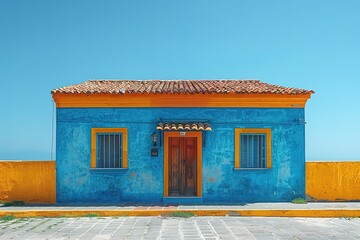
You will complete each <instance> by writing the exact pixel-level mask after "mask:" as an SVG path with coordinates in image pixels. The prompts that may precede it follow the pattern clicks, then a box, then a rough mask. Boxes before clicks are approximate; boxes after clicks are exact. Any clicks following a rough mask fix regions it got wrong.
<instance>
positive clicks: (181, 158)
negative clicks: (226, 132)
mask: <svg viewBox="0 0 360 240" xmlns="http://www.w3.org/2000/svg"><path fill="white" fill-rule="evenodd" d="M201 136H202V134H201V132H181V135H180V132H165V133H164V140H165V143H164V196H165V197H200V196H201V195H202V193H201V178H202V176H201V151H202V146H201V142H202V138H201Z"/></svg>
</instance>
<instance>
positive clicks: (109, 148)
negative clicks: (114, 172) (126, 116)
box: [96, 133, 123, 168]
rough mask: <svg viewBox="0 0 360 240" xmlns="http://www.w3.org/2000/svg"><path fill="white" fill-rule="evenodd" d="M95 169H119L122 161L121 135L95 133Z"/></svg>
mask: <svg viewBox="0 0 360 240" xmlns="http://www.w3.org/2000/svg"><path fill="white" fill-rule="evenodd" d="M96 138H97V141H96V143H97V146H96V147H97V151H96V153H97V154H96V155H97V156H96V166H97V168H121V167H122V164H121V163H122V159H123V156H122V155H123V151H122V150H123V149H122V147H123V146H122V142H123V135H122V133H97V134H96Z"/></svg>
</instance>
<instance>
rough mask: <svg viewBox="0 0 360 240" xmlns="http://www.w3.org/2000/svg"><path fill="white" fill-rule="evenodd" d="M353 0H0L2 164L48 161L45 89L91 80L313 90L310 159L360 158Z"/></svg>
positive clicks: (359, 18)
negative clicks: (243, 83)
mask: <svg viewBox="0 0 360 240" xmlns="http://www.w3.org/2000/svg"><path fill="white" fill-rule="evenodd" d="M359 11H360V1H358V0H353V1H351V0H345V1H332V0H318V1H307V0H305V1H289V0H283V1H276V0H275V1H266V0H264V1H256V0H251V1H250V0H248V1H243V0H234V1H226V0H224V1H213V0H203V1H202V0H199V1H196V0H191V1H189V0H182V1H176V0H163V1H157V0H154V1H150V0H142V1H139V0H131V1H130V0H124V1H110V0H108V1H100V0H99V1H91V0H86V1H85V0H84V1H80V0H71V1H55V0H50V1H49V0H46V1H38V0H32V1H27V0H26V1H19V0H18V1H16V0H15V1H10V0H0V80H1V94H0V110H1V115H0V116H1V117H0V159H39V160H41V159H50V158H51V139H52V125H51V123H52V114H53V104H52V99H51V95H50V91H51V90H52V89H54V88H58V87H61V86H65V85H71V84H75V83H80V82H84V81H86V80H88V79H260V80H262V81H264V82H268V83H273V84H279V85H285V86H291V87H300V88H306V89H312V90H315V92H316V94H314V95H313V96H312V98H311V99H310V100H309V102H308V104H307V107H306V121H307V125H306V158H307V159H308V160H359V159H360V150H359V149H360V141H359V140H358V139H359V135H360V124H359V123H360V110H359V109H360V107H359V106H360V97H359V96H360V94H359V93H360V90H359V89H360V27H359V26H360V14H359Z"/></svg>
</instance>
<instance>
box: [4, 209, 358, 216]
mask: <svg viewBox="0 0 360 240" xmlns="http://www.w3.org/2000/svg"><path fill="white" fill-rule="evenodd" d="M174 212H187V213H193V214H194V215H195V216H238V217H316V218H332V217H334V218H337V217H360V209H291V210H281V209H274V210H264V209H250V210H95V209H93V210H8V211H6V210H0V217H3V216H6V215H13V216H14V217H19V218H28V217H89V216H88V215H95V216H96V217H145V216H161V215H167V214H171V213H174Z"/></svg>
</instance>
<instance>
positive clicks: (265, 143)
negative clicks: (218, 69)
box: [52, 80, 313, 203]
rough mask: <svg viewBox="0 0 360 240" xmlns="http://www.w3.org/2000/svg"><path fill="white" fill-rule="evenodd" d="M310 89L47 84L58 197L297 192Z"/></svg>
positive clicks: (176, 199)
mask: <svg viewBox="0 0 360 240" xmlns="http://www.w3.org/2000/svg"><path fill="white" fill-rule="evenodd" d="M312 93H313V91H309V90H304V89H297V88H287V87H282V86H276V85H271V84H266V83H263V82H261V81H257V80H167V81H165V80H164V81H155V80H149V81H127V80H117V81H110V80H97V81H87V82H85V83H81V84H77V85H72V86H68V87H63V88H58V89H55V90H53V91H52V95H53V99H54V101H55V103H56V136H57V137H56V194H57V202H59V203H70V202H71V203H74V202H102V203H105V202H108V203H110V202H111V203H118V202H168V203H235V202H236V203H239V202H241V203H243V202H269V201H272V202H276V201H291V200H292V199H294V198H296V197H305V116H304V108H305V103H306V101H307V100H308V99H309V98H310V96H311V94H312Z"/></svg>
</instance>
